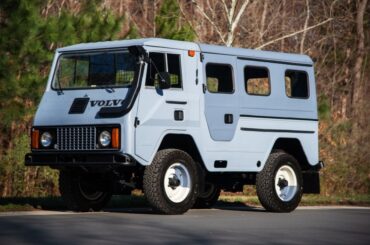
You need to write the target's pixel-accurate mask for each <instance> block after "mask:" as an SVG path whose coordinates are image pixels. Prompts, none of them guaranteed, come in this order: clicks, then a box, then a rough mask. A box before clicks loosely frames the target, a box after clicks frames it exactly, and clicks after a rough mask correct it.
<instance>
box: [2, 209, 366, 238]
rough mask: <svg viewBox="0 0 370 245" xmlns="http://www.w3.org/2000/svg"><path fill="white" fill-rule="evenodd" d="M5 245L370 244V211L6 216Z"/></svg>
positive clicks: (37, 213)
mask: <svg viewBox="0 0 370 245" xmlns="http://www.w3.org/2000/svg"><path fill="white" fill-rule="evenodd" d="M0 244H4V245H5V244H9V245H13V244H367V245H368V244H370V208H356V207H318V208H315V207H313V208H312V207H310V208H299V209H297V210H295V211H294V212H292V213H269V212H265V211H264V210H263V209H262V208H251V207H227V206H226V207H219V208H215V209H206V210H195V209H193V210H190V211H189V212H187V213H186V214H184V215H172V216H168V215H158V214H154V213H153V212H152V211H151V210H150V209H146V208H142V209H114V210H106V211H104V212H95V213H73V212H67V211H31V212H14V213H0Z"/></svg>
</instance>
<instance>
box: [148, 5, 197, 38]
mask: <svg viewBox="0 0 370 245" xmlns="http://www.w3.org/2000/svg"><path fill="white" fill-rule="evenodd" d="M180 16H181V13H180V6H179V4H178V2H177V0H164V1H163V3H162V5H161V7H160V9H159V13H158V15H157V17H156V18H155V24H156V34H157V36H158V37H163V38H168V39H176V40H184V41H193V40H194V38H195V32H194V30H193V28H192V27H191V26H190V25H189V24H188V23H187V22H182V21H181V19H180Z"/></svg>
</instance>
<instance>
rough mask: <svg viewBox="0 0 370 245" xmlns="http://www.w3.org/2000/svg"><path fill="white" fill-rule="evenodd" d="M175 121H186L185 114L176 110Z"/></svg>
mask: <svg viewBox="0 0 370 245" xmlns="http://www.w3.org/2000/svg"><path fill="white" fill-rule="evenodd" d="M174 118H175V121H183V120H184V112H183V111H182V110H176V111H175V112H174Z"/></svg>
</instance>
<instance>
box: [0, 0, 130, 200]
mask: <svg viewBox="0 0 370 245" xmlns="http://www.w3.org/2000/svg"><path fill="white" fill-rule="evenodd" d="M45 4H46V2H45V1H42V0H2V1H0V54H1V55H0V108H1V110H0V118H1V120H0V162H1V166H0V168H1V169H0V195H1V193H2V194H3V195H10V194H17V195H18V194H22V193H18V192H17V193H14V192H13V191H12V188H11V187H12V185H13V183H14V182H15V181H19V180H18V178H17V177H16V176H26V177H27V172H26V171H37V169H38V168H34V169H32V170H31V169H30V170H26V169H25V168H24V165H23V161H22V162H19V156H17V154H14V149H17V151H18V152H23V151H24V148H25V147H27V144H24V143H22V145H21V146H20V145H19V144H18V145H16V144H17V143H14V142H24V140H18V139H19V138H22V139H24V136H22V134H23V135H24V134H26V135H28V128H29V126H30V124H31V119H32V115H33V114H34V112H35V108H36V105H37V104H38V102H39V100H40V97H41V95H42V91H43V90H44V86H45V83H46V79H47V76H48V71H49V67H50V66H49V65H50V63H51V60H52V57H53V51H54V50H55V48H57V47H60V46H64V45H69V44H72V43H79V42H90V41H104V40H112V39H114V38H116V37H117V34H118V31H119V30H120V29H121V25H122V23H123V17H120V18H117V17H116V16H115V15H114V14H113V13H112V12H111V11H110V10H107V9H104V8H102V7H101V6H100V4H99V1H96V0H93V1H88V0H85V1H81V8H80V9H79V11H77V12H76V13H73V14H72V13H70V12H68V10H67V9H61V10H60V11H58V12H57V13H52V12H51V10H50V12H49V14H47V15H45V14H44V15H43V14H42V9H44V7H45ZM54 11H55V10H54ZM55 12H56V11H55ZM16 166H18V167H16ZM20 166H23V167H20ZM35 169H36V170H35ZM24 179H27V178H23V180H22V181H24ZM40 179H42V177H41V178H40ZM23 184H24V183H23ZM23 194H24V193H23Z"/></svg>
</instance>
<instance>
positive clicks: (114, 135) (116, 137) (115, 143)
mask: <svg viewBox="0 0 370 245" xmlns="http://www.w3.org/2000/svg"><path fill="white" fill-rule="evenodd" d="M112 148H116V149H118V148H119V129H118V128H113V129H112Z"/></svg>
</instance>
